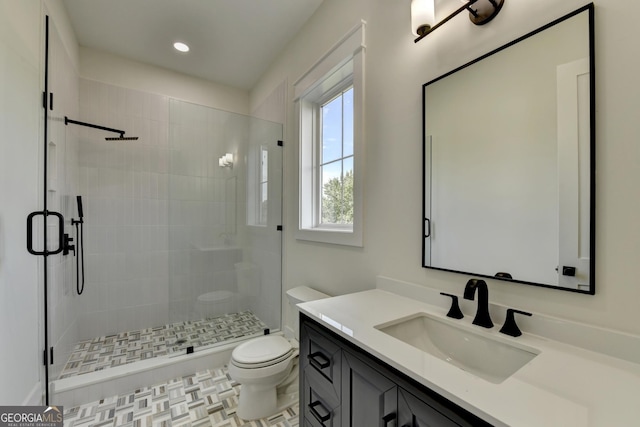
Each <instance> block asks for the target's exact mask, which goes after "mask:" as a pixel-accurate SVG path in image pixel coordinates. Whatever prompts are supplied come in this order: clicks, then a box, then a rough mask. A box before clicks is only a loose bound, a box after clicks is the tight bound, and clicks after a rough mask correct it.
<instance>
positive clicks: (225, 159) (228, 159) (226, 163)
mask: <svg viewBox="0 0 640 427" xmlns="http://www.w3.org/2000/svg"><path fill="white" fill-rule="evenodd" d="M218 165H219V166H220V167H221V168H232V167H233V154H231V153H227V154H225V155H224V156H222V157H220V158H219V159H218Z"/></svg>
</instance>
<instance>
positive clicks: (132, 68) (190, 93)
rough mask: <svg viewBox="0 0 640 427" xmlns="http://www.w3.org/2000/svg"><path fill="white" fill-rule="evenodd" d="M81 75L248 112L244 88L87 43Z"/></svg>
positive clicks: (202, 103)
mask: <svg viewBox="0 0 640 427" xmlns="http://www.w3.org/2000/svg"><path fill="white" fill-rule="evenodd" d="M80 76H81V77H83V78H86V79H91V80H96V81H99V82H102V83H109V84H112V85H115V86H122V87H125V88H129V89H135V90H138V91H142V92H149V93H153V94H158V95H164V96H168V97H170V98H175V99H179V100H182V101H188V102H193V103H194V104H200V105H204V106H207V107H212V108H217V109H220V110H225V111H230V112H232V113H239V114H248V113H249V95H248V93H247V92H246V91H244V90H241V89H236V88H232V87H229V86H224V85H221V84H217V83H213V82H209V81H206V80H203V79H200V78H197V77H191V76H187V75H185V74H181V73H178V72H175V71H170V70H167V69H164V68H160V67H156V66H153V65H148V64H143V63H141V62H137V61H133V60H130V59H127V58H124V57H121V56H117V55H113V54H110V53H106V52H102V51H99V50H95V49H90V48H86V47H81V48H80Z"/></svg>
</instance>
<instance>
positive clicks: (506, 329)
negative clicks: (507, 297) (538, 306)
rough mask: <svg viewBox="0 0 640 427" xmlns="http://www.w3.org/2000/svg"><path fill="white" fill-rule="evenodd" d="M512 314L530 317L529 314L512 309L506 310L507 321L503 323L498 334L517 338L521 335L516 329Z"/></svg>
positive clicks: (518, 329)
mask: <svg viewBox="0 0 640 427" xmlns="http://www.w3.org/2000/svg"><path fill="white" fill-rule="evenodd" d="M514 313H518V314H524V315H525V316H531V313H527V312H526V311H520V310H516V309H514V308H508V309H507V319H506V320H505V321H504V325H502V328H501V329H500V332H502V333H503V334H505V335H510V336H512V337H519V336H520V335H522V331H520V328H518V325H517V324H516V319H515V316H514Z"/></svg>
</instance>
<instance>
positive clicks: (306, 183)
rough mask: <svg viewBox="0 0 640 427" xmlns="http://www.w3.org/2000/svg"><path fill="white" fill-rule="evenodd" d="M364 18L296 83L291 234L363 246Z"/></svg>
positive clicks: (299, 237) (298, 237)
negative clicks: (296, 167) (294, 224)
mask: <svg viewBox="0 0 640 427" xmlns="http://www.w3.org/2000/svg"><path fill="white" fill-rule="evenodd" d="M363 82H364V22H363V23H362V24H361V25H358V26H357V27H355V28H354V29H352V30H351V31H350V32H349V33H348V34H347V35H346V36H345V37H343V39H342V40H341V41H340V42H338V43H337V44H336V45H335V46H334V47H333V48H332V49H331V50H330V51H329V53H327V54H326V55H325V56H324V57H323V58H322V59H321V60H320V61H319V62H318V63H316V64H315V65H314V66H313V67H312V68H311V69H310V70H309V71H308V72H307V73H305V75H303V76H302V77H301V78H300V79H299V80H298V81H297V82H296V83H295V84H294V92H295V101H296V106H297V110H298V113H299V117H298V119H299V120H298V133H299V136H300V141H299V154H300V175H299V185H300V187H299V207H300V211H299V212H300V221H299V226H298V230H297V232H296V238H297V239H300V240H312V241H319V242H325V243H335V244H343V245H351V246H362V229H363V223H362V185H363V182H362V180H363V176H364V174H363V169H364V168H363V159H362V153H363V144H364V135H363V125H362V122H363V106H364V85H363Z"/></svg>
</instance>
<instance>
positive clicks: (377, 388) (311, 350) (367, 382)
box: [300, 314, 490, 427]
mask: <svg viewBox="0 0 640 427" xmlns="http://www.w3.org/2000/svg"><path fill="white" fill-rule="evenodd" d="M300 414H301V415H300V417H301V420H300V425H301V426H305V427H306V426H313V427H339V426H342V427H449V426H474V427H478V426H489V425H490V424H488V423H486V422H484V421H483V420H481V419H479V418H478V417H476V416H475V415H473V414H471V413H470V412H468V411H466V410H465V409H463V408H460V407H459V406H457V405H455V404H454V403H452V402H450V401H448V400H447V399H445V398H443V397H442V396H440V395H438V394H437V393H435V392H433V391H432V390H430V389H428V388H426V387H425V386H423V385H421V384H418V383H416V382H415V381H413V380H412V379H411V378H409V377H407V376H406V375H404V374H402V373H401V372H399V371H397V370H396V369H395V368H393V367H391V366H389V365H387V364H385V363H384V362H382V361H380V360H378V359H377V358H375V357H373V356H371V355H370V354H368V353H366V352H365V351H363V350H361V349H360V348H358V347H357V346H355V345H354V344H352V343H350V342H348V341H346V340H344V339H343V338H341V337H339V336H338V335H336V334H335V333H333V332H331V331H330V330H329V329H327V328H325V327H324V326H322V325H320V324H319V323H317V322H315V321H314V320H312V319H311V318H309V317H307V316H306V315H304V314H301V315H300Z"/></svg>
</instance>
